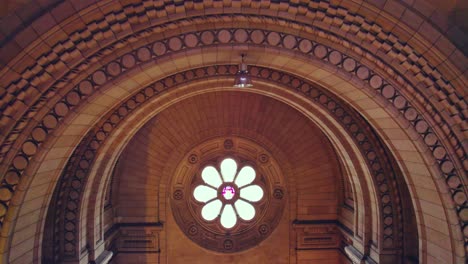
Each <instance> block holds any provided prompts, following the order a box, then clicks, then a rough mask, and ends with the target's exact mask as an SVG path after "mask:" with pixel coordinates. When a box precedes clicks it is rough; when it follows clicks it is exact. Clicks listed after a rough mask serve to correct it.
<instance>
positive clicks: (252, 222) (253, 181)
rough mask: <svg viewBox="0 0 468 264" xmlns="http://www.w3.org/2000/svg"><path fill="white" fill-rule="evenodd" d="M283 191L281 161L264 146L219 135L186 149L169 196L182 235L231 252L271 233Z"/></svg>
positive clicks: (281, 205) (279, 212)
mask: <svg viewBox="0 0 468 264" xmlns="http://www.w3.org/2000/svg"><path fill="white" fill-rule="evenodd" d="M285 191H286V188H285V181H284V178H283V173H282V171H281V167H280V166H279V164H278V163H277V162H276V159H275V157H274V156H272V155H271V154H269V151H268V150H267V149H265V148H263V147H262V146H260V145H258V144H257V143H255V142H253V141H251V140H249V139H245V138H238V137H230V138H222V137H219V138H213V139H210V140H207V141H204V142H202V143H200V144H199V145H198V146H195V147H193V148H192V149H191V150H190V151H187V154H186V155H185V157H184V158H183V159H181V161H180V163H179V165H178V166H177V169H176V171H175V172H174V175H173V177H172V178H171V183H170V192H171V195H170V196H169V199H170V203H171V211H172V214H173V216H174V220H175V221H176V223H177V225H178V226H179V227H180V230H181V231H182V232H183V233H184V234H185V235H186V236H187V238H189V239H190V240H192V241H193V242H195V243H196V244H198V245H199V246H201V247H203V248H205V249H208V250H213V251H216V252H223V253H234V252H240V251H243V250H246V249H249V248H252V247H254V246H257V245H259V243H260V242H261V241H263V240H265V239H266V238H267V237H269V236H270V235H271V234H272V232H273V231H274V229H275V228H276V227H277V226H278V225H279V223H280V220H281V218H282V215H283V211H284V210H283V209H284V207H285V205H286V199H285V198H286V192H285ZM284 224H285V226H284V228H287V223H286V222H285V223H284Z"/></svg>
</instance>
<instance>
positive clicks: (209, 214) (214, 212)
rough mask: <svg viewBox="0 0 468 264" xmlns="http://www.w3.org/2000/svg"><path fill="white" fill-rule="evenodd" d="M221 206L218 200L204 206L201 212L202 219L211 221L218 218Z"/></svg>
mask: <svg viewBox="0 0 468 264" xmlns="http://www.w3.org/2000/svg"><path fill="white" fill-rule="evenodd" d="M221 206H223V203H222V202H221V201H220V200H219V199H216V200H214V201H211V202H209V203H207V204H205V206H203V208H202V210H201V215H202V217H203V219H205V220H208V221H211V220H213V219H215V218H216V217H218V215H219V212H220V211H221Z"/></svg>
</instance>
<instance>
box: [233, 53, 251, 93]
mask: <svg viewBox="0 0 468 264" xmlns="http://www.w3.org/2000/svg"><path fill="white" fill-rule="evenodd" d="M244 57H245V54H242V55H241V64H240V65H239V71H238V72H237V73H236V80H235V81H234V87H236V88H244V87H252V86H253V84H252V79H251V78H250V76H249V71H247V64H245V63H244Z"/></svg>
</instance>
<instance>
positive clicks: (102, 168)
mask: <svg viewBox="0 0 468 264" xmlns="http://www.w3.org/2000/svg"><path fill="white" fill-rule="evenodd" d="M212 73H213V72H212ZM220 78H221V77H220ZM257 81H258V80H257ZM217 83H219V85H221V86H220V87H221V88H211V87H212V86H213V84H210V83H203V82H202V83H201V84H199V85H197V86H196V87H197V88H196V90H195V91H192V93H193V94H198V93H199V92H198V91H197V90H198V89H200V87H202V90H210V89H211V90H220V91H222V90H223V89H226V88H223V87H226V81H222V82H217ZM228 83H229V84H228V86H230V83H231V78H229V79H228ZM216 85H218V84H216ZM270 85H273V86H276V85H275V84H271V83H270ZM207 86H208V87H210V88H203V87H207ZM260 87H261V86H260ZM178 89H179V88H178ZM180 89H182V88H180ZM188 89H193V88H192V87H190V88H184V90H186V92H187V90H188ZM281 89H284V88H281ZM144 90H145V89H143V90H142V91H141V92H144ZM259 90H260V92H261V91H262V90H263V89H262V88H260V89H259ZM257 92H258V90H257ZM174 93H176V92H174ZM188 93H190V92H188ZM177 94H178V96H182V95H184V94H185V92H178V93H177ZM316 97H322V98H323V97H324V94H318V95H317V96H316ZM183 98H185V95H184V96H183ZM183 98H182V99H183ZM182 99H180V100H182ZM316 99H317V98H316ZM130 100H132V99H130ZM283 100H284V99H283ZM287 100H292V99H287ZM306 104H307V103H306ZM324 104H325V106H322V107H323V108H325V109H326V105H327V104H326V102H325V103H324ZM124 105H125V104H124ZM158 105H160V104H159V103H157V104H154V105H151V106H148V105H147V106H142V108H144V109H141V110H140V109H137V108H135V111H138V112H139V113H148V111H150V110H149V109H153V107H157V106H158ZM157 111H159V110H157ZM129 115H133V116H139V115H140V116H141V114H138V113H131V112H129ZM143 117H144V118H143V119H144V120H142V121H140V120H138V123H139V125H136V123H135V122H136V121H137V120H133V121H132V122H130V124H125V127H126V128H118V129H116V130H119V131H120V132H119V133H117V132H116V133H117V134H120V135H117V136H114V135H110V136H109V137H111V138H113V139H112V143H110V142H102V143H101V144H103V145H104V146H107V147H105V148H106V149H107V150H106V151H105V152H102V151H100V152H99V153H100V155H102V156H106V157H107V158H106V159H105V160H104V161H103V162H101V164H100V165H93V172H92V175H95V176H94V177H96V176H97V175H107V174H108V172H109V171H111V170H112V167H113V164H114V163H115V162H116V160H117V158H118V156H119V153H120V152H121V150H122V148H123V146H124V145H125V144H123V145H122V144H120V145H121V146H120V147H119V144H118V143H117V142H127V141H128V140H129V138H131V137H132V135H133V133H134V132H131V131H135V130H138V128H139V127H140V126H142V125H143V124H144V123H145V122H146V120H148V119H150V118H151V117H152V115H151V116H147V115H144V116H143ZM349 118H350V115H348V114H346V116H345V117H344V119H345V120H348V119H349ZM345 122H346V121H345ZM105 123H106V122H104V124H105ZM335 125H336V124H335ZM339 126H340V125H339ZM356 126H357V124H356V123H354V122H351V123H348V126H347V127H346V128H345V129H353V128H355V127H356ZM100 131H101V130H100ZM122 131H125V132H122ZM359 131H362V132H364V130H361V129H360V130H359ZM135 132H136V131H135ZM362 132H359V133H357V134H356V135H355V136H356V137H357V138H361V136H362V135H363V133H362ZM93 136H94V134H91V137H93ZM122 137H123V138H122ZM334 137H335V138H336V139H335V140H339V139H337V136H334ZM116 140H117V141H116ZM87 142H89V140H88V141H87ZM366 142H370V141H368V138H367V137H365V138H364V139H363V138H361V140H359V142H356V144H357V143H360V144H363V143H364V144H363V145H365V144H366ZM339 144H340V146H343V145H346V143H339ZM367 144H368V143H367ZM86 151H87V149H86V148H84V149H83V148H81V150H80V151H79V152H86ZM354 151H358V152H359V150H357V149H356V150H354ZM368 151H369V150H367V152H368ZM372 152H373V153H376V152H374V151H372ZM106 153H109V154H110V153H112V154H110V155H108V154H106ZM368 154H369V153H368ZM347 155H351V156H353V155H354V154H349V153H348V154H347ZM377 156H379V157H381V156H380V154H377ZM79 157H80V154H78V156H76V157H73V158H72V159H74V160H75V161H76V162H78V163H80V160H81V159H80V158H79ZM369 157H371V159H372V161H373V162H372V164H374V165H376V164H377V163H379V162H378V161H377V160H378V158H376V157H373V156H372V155H369ZM381 158H383V159H384V158H385V157H381ZM96 159H98V160H101V158H99V157H96ZM376 161H377V163H376ZM360 162H365V161H363V160H361V161H360ZM72 166H73V164H72ZM357 166H358V165H357ZM94 167H97V168H95V169H94ZM352 167H354V166H352ZM358 167H359V166H358ZM364 170H366V169H364ZM67 171H68V170H67ZM360 171H361V174H365V175H367V173H366V172H363V171H362V169H361V170H360ZM372 173H377V174H379V173H380V174H382V173H381V172H379V171H378V169H377V170H373V172H372ZM67 174H68V173H67ZM357 174H358V173H356V172H354V173H353V175H354V177H356V175H357ZM377 174H376V177H382V176H383V175H380V176H379V175H377ZM358 181H360V182H361V183H362V184H364V182H363V180H362V179H361V180H358ZM369 181H370V182H369V183H368V184H372V183H371V181H372V180H369ZM379 182H381V184H384V185H385V186H387V185H386V184H387V183H388V181H386V180H385V179H384V180H383V181H382V180H379ZM89 184H94V185H96V184H97V185H99V187H95V188H99V192H98V191H95V190H93V189H91V188H86V190H85V191H86V192H88V193H90V194H92V195H93V197H96V195H97V194H98V193H103V190H104V189H105V188H104V186H103V184H100V182H99V181H98V182H95V183H89ZM388 185H393V183H392V184H388ZM360 188H362V187H360ZM369 188H372V189H374V187H369ZM375 188H377V187H375ZM385 193H386V192H384V195H385ZM84 196H86V197H88V196H87V195H84ZM368 196H373V195H372V194H371V195H368ZM64 199H65V200H69V198H67V197H65V198H64ZM100 200H102V199H99V198H92V199H91V201H100ZM371 200H373V199H371ZM91 204H93V202H91ZM385 204H386V205H389V203H388V202H386V203H385ZM360 205H361V206H365V204H364V203H361V204H360ZM98 208H99V204H95V209H94V208H93V209H92V210H99V209H98ZM377 210H378V209H377ZM360 213H362V216H360V217H361V218H365V217H364V215H365V214H366V213H365V212H360ZM387 215H388V214H387ZM97 217H98V216H97V215H94V216H87V217H85V218H86V219H88V218H89V219H96V218H97ZM375 217H377V218H378V216H375ZM375 217H373V218H374V219H375ZM397 218H398V217H396V215H395V221H397ZM367 221H370V220H369V219H368V220H367ZM374 221H378V220H374ZM392 221H393V220H392ZM395 224H396V223H395ZM85 225H89V224H82V226H81V227H80V228H85ZM97 225H99V223H98V224H97ZM89 226H93V225H89ZM365 226H366V224H365V223H360V227H359V228H362V229H367V228H365ZM367 226H368V227H369V226H371V225H369V224H368V225H367ZM97 228H98V229H99V227H97ZM356 232H358V229H357V227H356ZM376 232H377V233H378V232H379V231H376ZM88 233H90V234H95V233H96V231H95V230H94V231H88ZM98 233H102V230H100V232H98ZM359 233H361V234H363V235H365V237H369V238H370V236H371V234H370V230H367V231H366V230H359ZM82 239H83V238H82ZM99 239H100V238H96V239H95V242H96V241H98V240H99ZM90 243H91V242H90ZM91 244H92V243H91ZM82 245H84V243H82ZM382 247H383V246H382Z"/></svg>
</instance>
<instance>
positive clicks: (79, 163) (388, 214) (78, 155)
mask: <svg viewBox="0 0 468 264" xmlns="http://www.w3.org/2000/svg"><path fill="white" fill-rule="evenodd" d="M236 70H237V67H236V66H234V65H220V66H216V67H215V66H211V67H204V68H198V69H193V70H190V71H186V72H182V73H178V74H176V75H173V76H168V77H167V78H164V79H162V80H161V81H159V82H157V83H154V84H151V85H149V86H147V87H144V88H142V89H141V90H140V91H138V92H137V93H135V94H134V95H133V96H131V97H130V98H129V99H127V100H126V101H124V102H123V103H122V104H120V105H119V106H116V107H115V108H114V109H112V110H111V111H110V112H109V113H108V114H107V115H106V116H104V117H103V119H102V120H100V121H99V123H98V126H97V127H95V128H94V129H93V130H91V131H90V132H89V134H88V135H87V136H86V137H85V138H84V139H83V140H82V141H81V143H80V145H79V146H78V147H77V148H76V150H75V152H74V153H73V154H72V156H71V157H70V159H69V162H68V164H67V166H66V168H65V170H64V173H63V174H62V178H61V180H60V182H59V185H58V186H60V187H59V188H58V189H57V190H59V191H60V192H59V194H58V195H59V197H58V199H57V201H56V202H59V201H64V202H61V203H60V204H61V206H62V208H63V209H62V210H55V211H54V212H53V213H54V214H56V216H55V218H56V219H62V220H61V221H62V223H63V225H55V226H54V229H55V231H54V234H56V237H57V238H58V237H62V238H61V239H62V240H63V241H65V242H64V245H65V246H67V245H68V246H67V248H65V251H64V252H62V253H60V254H64V255H65V256H70V257H73V256H74V255H75V245H74V244H75V243H76V241H75V240H73V238H74V237H76V235H77V232H78V226H77V224H76V223H77V219H78V214H79V212H78V206H77V204H79V203H80V201H81V195H82V193H83V186H84V183H85V182H86V179H87V177H88V172H89V170H90V168H91V167H92V165H93V163H94V157H95V153H96V152H97V151H98V150H99V148H100V147H101V146H102V144H103V143H104V141H105V140H106V138H107V137H109V135H110V134H111V133H112V132H113V131H114V129H115V128H116V127H117V126H119V124H121V122H123V121H124V120H125V119H126V118H127V117H129V116H130V115H131V114H132V112H133V111H135V110H136V109H137V108H138V107H140V106H142V105H143V104H145V103H146V102H148V101H150V100H152V99H153V98H155V97H157V96H159V95H161V94H163V93H164V92H166V91H168V90H170V89H172V88H173V87H176V86H177V85H181V84H184V83H189V82H190V81H192V80H200V79H203V78H209V77H213V76H218V77H223V76H224V77H225V76H232V75H233V74H235V72H236ZM250 72H251V74H252V77H254V78H256V79H258V80H265V81H269V82H274V83H275V85H282V86H284V87H285V88H288V89H293V90H295V91H297V92H298V93H300V94H302V95H303V96H306V97H308V98H309V99H310V100H311V102H312V103H314V104H317V105H319V106H320V107H322V109H323V110H325V111H326V112H328V113H329V114H330V115H332V116H333V117H334V118H335V119H336V120H337V121H338V122H339V123H340V124H341V125H342V126H343V128H344V129H345V131H347V132H348V134H349V135H350V136H351V137H352V138H353V139H354V140H355V142H356V144H357V146H358V147H359V149H360V150H361V152H362V154H363V156H364V157H365V158H366V160H367V162H368V166H369V167H370V171H371V173H372V175H373V177H374V182H375V184H376V185H377V188H376V189H377V190H379V196H380V200H379V203H380V204H381V205H380V206H381V207H380V208H381V210H382V211H381V216H382V221H383V225H382V227H381V228H382V230H381V231H382V232H384V231H385V235H384V242H385V239H387V240H386V241H387V242H385V244H384V245H383V247H384V248H385V247H389V248H392V247H400V246H401V238H400V237H399V234H401V224H400V221H401V220H399V218H398V215H400V214H401V206H400V205H399V204H400V203H401V199H399V198H398V199H396V198H397V197H398V196H399V193H398V190H397V189H396V188H395V187H394V186H396V185H397V182H396V180H395V177H397V176H396V175H395V173H393V172H392V169H390V168H389V167H388V164H391V162H390V160H389V158H390V156H389V154H388V153H386V152H381V151H377V150H378V149H384V146H383V144H382V143H381V142H380V141H379V140H378V136H377V135H376V134H375V132H374V131H373V129H372V128H370V126H369V124H368V123H367V122H366V121H364V120H362V117H361V116H360V115H359V114H357V113H356V112H355V111H354V110H353V109H352V108H350V107H349V106H347V105H346V104H345V103H343V102H342V101H341V100H339V99H338V98H335V97H334V96H333V95H332V94H331V93H329V92H327V91H325V90H323V89H321V88H319V87H317V86H315V85H313V84H311V83H309V82H307V81H306V80H304V79H301V78H299V77H297V76H294V75H290V74H286V73H283V72H279V71H275V70H272V69H267V68H262V67H251V68H250ZM168 84H171V85H170V86H169V85H168ZM222 146H223V148H224V149H225V150H229V148H230V147H231V146H230V143H228V144H226V142H223V144H222ZM226 146H228V148H226ZM263 154H264V153H261V154H259V156H258V157H257V160H258V162H259V163H268V161H269V157H268V155H266V156H265V155H263ZM198 161H199V155H198V154H195V153H192V154H191V155H190V156H188V157H187V162H189V163H192V164H195V163H197V162H198ZM277 194H280V191H277ZM172 195H173V198H174V199H182V198H183V196H184V193H183V192H180V191H177V190H176V191H174V192H173V194H172ZM279 196H280V195H279ZM65 216H66V217H65ZM68 222H70V224H68V225H67V223H68ZM64 226H65V230H63V229H62V228H63V227H64ZM66 237H68V238H70V239H66ZM59 245H60V244H56V246H57V247H58V246H59ZM62 245H63V244H62ZM60 251H61V250H60V249H59V248H57V249H56V254H57V255H59V252H60Z"/></svg>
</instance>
